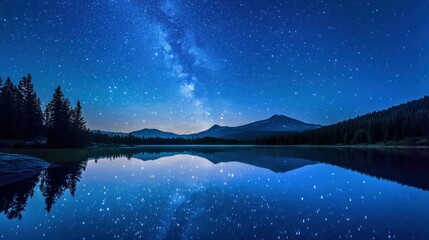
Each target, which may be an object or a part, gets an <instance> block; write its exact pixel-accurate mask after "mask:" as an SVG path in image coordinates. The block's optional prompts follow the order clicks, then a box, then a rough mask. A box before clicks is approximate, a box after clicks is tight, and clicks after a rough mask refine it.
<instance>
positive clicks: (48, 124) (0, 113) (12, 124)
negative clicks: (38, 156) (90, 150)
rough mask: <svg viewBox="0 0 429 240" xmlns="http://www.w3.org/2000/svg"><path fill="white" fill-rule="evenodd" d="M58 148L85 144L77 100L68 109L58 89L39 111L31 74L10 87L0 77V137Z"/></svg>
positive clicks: (83, 126)
mask: <svg viewBox="0 0 429 240" xmlns="http://www.w3.org/2000/svg"><path fill="white" fill-rule="evenodd" d="M44 137H46V138H47V140H48V143H49V144H51V145H54V146H60V147H72V146H73V147H78V146H84V145H86V144H87V143H88V129H87V128H86V123H85V119H84V118H83V115H82V106H81V104H80V102H79V101H77V103H76V106H75V107H74V108H72V107H71V106H70V101H69V100H68V99H67V98H65V96H64V94H63V93H62V91H61V88H60V87H57V88H56V89H55V92H54V94H53V96H52V100H51V101H50V102H49V103H48V104H47V105H46V109H45V111H44V112H43V111H42V107H41V101H40V98H39V97H38V96H37V94H36V91H35V89H34V85H33V82H32V78H31V75H30V74H28V75H27V76H24V77H23V78H22V79H21V80H20V81H19V83H18V85H14V84H13V82H12V80H11V79H10V78H7V79H6V81H4V82H3V80H2V79H1V78H0V138H6V139H17V140H26V139H36V138H44Z"/></svg>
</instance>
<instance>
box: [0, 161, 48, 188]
mask: <svg viewBox="0 0 429 240" xmlns="http://www.w3.org/2000/svg"><path fill="white" fill-rule="evenodd" d="M50 166H51V164H50V163H48V162H46V161H44V160H42V159H40V158H35V157H31V156H27V155H21V154H7V153H0V187H1V186H4V185H7V184H10V183H13V182H18V181H21V180H24V179H27V178H30V177H33V176H36V175H39V174H40V173H41V172H42V171H43V170H45V169H47V168H48V167H50Z"/></svg>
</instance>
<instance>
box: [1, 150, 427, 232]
mask: <svg viewBox="0 0 429 240" xmlns="http://www.w3.org/2000/svg"><path fill="white" fill-rule="evenodd" d="M252 151H253V150H246V149H241V150H240V151H226V152H216V151H215V152H210V151H208V152H207V151H205V152H204V151H203V152H193V151H182V152H180V151H179V152H175V151H170V152H162V151H161V152H157V153H148V152H143V153H133V154H131V155H128V156H120V155H119V156H115V157H114V158H113V157H111V156H110V157H106V158H98V159H97V160H94V159H91V158H90V160H88V161H84V162H81V163H79V164H71V165H65V166H60V167H56V168H52V169H49V170H46V171H44V172H42V173H41V174H40V175H38V176H35V177H31V178H29V179H26V180H23V181H19V182H15V183H12V184H9V185H6V186H2V187H0V194H1V195H0V197H1V202H0V203H1V205H0V206H1V211H2V212H1V214H0V239H8V240H9V239H428V238H429V228H428V223H429V192H428V191H427V190H426V189H425V186H426V184H428V183H427V182H425V181H426V178H424V177H423V178H419V176H417V179H416V178H413V177H411V178H409V179H407V178H406V175H407V174H409V173H410V172H407V171H409V170H404V167H403V166H402V165H401V164H402V162H400V161H402V160H403V159H402V160H401V157H402V158H403V156H407V155H406V154H405V155H400V154H399V153H393V155H392V156H394V157H393V158H392V159H393V160H392V159H390V158H389V159H390V160H389V159H388V160H386V159H383V158H382V157H379V158H380V159H381V161H384V162H381V163H376V164H374V165H373V167H374V169H370V170H368V172H366V173H365V172H363V171H362V169H358V167H356V166H360V165H359V161H377V160H374V159H371V158H370V157H365V156H363V157H362V153H360V154H361V155H359V154H358V157H357V159H356V157H355V158H353V157H349V159H344V158H346V157H347V155H344V156H342V155H340V156H338V153H335V154H336V156H337V157H338V159H336V160H335V159H334V157H331V158H332V159H334V160H333V161H340V159H342V158H343V160H342V161H344V162H352V163H351V164H349V165H347V166H341V167H340V166H338V164H334V163H332V162H330V163H327V162H320V156H319V158H317V157H315V159H311V158H309V157H306V158H299V157H291V154H289V155H288V154H285V153H283V152H280V153H279V152H276V151H277V150H264V151H262V152H261V151H257V152H252ZM321 154H322V153H321ZM353 154H356V153H353ZM401 154H404V153H401ZM410 154H411V153H410ZM304 155H305V153H304ZM316 155H318V154H316ZM325 155H326V156H328V158H329V154H328V153H325ZM376 156H377V155H376ZM392 156H390V157H392ZM395 156H396V158H399V160H397V159H396V160H395ZM410 156H411V155H410ZM422 156H425V155H422ZM222 159H224V160H225V161H223V160H222ZM246 159H247V160H246ZM375 159H376V158H375ZM408 159H413V158H412V157H410V158H408ZM316 160H319V161H316ZM424 160H425V159H423V160H421V161H424ZM386 161H387V162H389V161H393V162H394V163H395V164H398V163H399V164H398V166H396V165H393V166H392V165H386ZM356 162H357V165H356V166H354V165H353V164H354V163H356ZM380 164H381V167H383V166H384V165H386V166H385V167H384V168H382V169H376V168H380V166H379V165H380ZM421 166H423V167H426V166H427V164H422V165H421ZM421 166H420V168H421ZM395 167H396V168H398V169H396V171H395ZM363 168H365V166H363ZM386 169H387V171H385V170H386ZM423 170H424V169H423ZM374 173H379V175H378V176H377V175H375V174H374ZM417 175H418V173H417ZM392 176H396V178H395V177H392ZM404 176H405V177H404ZM415 177H416V176H415Z"/></svg>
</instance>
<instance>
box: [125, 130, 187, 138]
mask: <svg viewBox="0 0 429 240" xmlns="http://www.w3.org/2000/svg"><path fill="white" fill-rule="evenodd" d="M131 134H132V135H133V136H136V137H145V138H179V137H182V136H181V135H179V134H175V133H172V132H164V131H161V130H158V129H154V128H145V129H142V130H138V131H135V132H131Z"/></svg>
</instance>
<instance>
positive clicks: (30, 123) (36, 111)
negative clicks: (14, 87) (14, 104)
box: [18, 74, 43, 137]
mask: <svg viewBox="0 0 429 240" xmlns="http://www.w3.org/2000/svg"><path fill="white" fill-rule="evenodd" d="M18 89H19V91H20V93H21V95H22V97H23V99H22V114H21V122H22V126H21V127H22V131H23V137H35V136H37V135H39V134H41V133H42V129H43V113H42V109H41V106H40V105H41V103H40V99H39V98H38V97H37V94H36V92H35V90H34V86H33V83H32V81H31V75H30V74H28V75H27V77H23V78H22V80H21V81H20V82H19V84H18Z"/></svg>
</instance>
